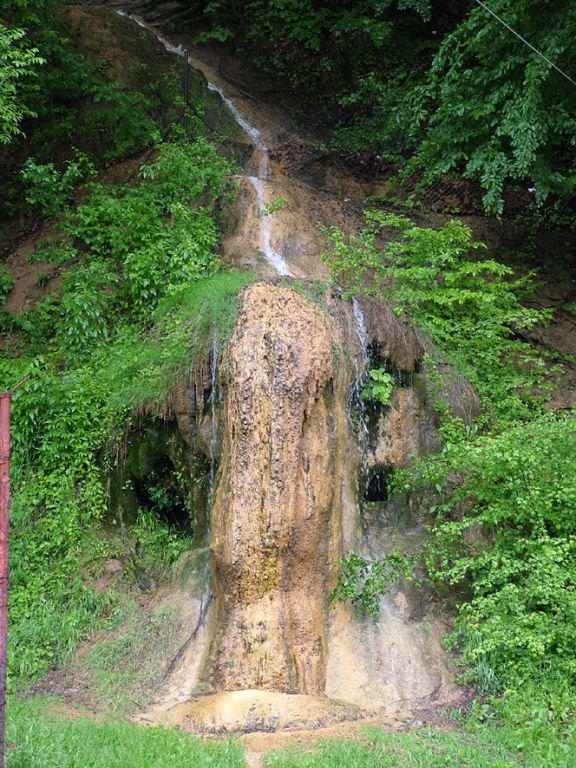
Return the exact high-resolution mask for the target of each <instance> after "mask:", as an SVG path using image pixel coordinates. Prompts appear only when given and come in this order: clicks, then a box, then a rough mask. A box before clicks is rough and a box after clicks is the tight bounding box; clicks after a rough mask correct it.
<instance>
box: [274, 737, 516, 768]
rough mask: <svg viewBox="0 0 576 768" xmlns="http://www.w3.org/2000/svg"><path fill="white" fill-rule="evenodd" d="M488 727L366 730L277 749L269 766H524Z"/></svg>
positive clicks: (392, 767)
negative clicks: (305, 747)
mask: <svg viewBox="0 0 576 768" xmlns="http://www.w3.org/2000/svg"><path fill="white" fill-rule="evenodd" d="M495 734H496V732H493V731H490V730H488V729H486V731H484V732H481V734H480V735H475V736H474V737H473V736H471V735H469V734H465V733H462V732H461V731H439V730H430V729H426V730H422V731H418V732H412V733H382V732H380V731H376V730H374V729H370V730H367V731H366V734H365V738H364V739H363V740H361V741H330V742H328V741H326V742H319V743H318V746H317V748H316V749H315V750H314V751H313V752H309V753H306V754H305V753H303V752H302V751H301V750H299V749H296V748H291V749H287V750H282V751H281V752H276V753H272V754H270V755H269V756H268V758H267V761H266V766H267V768H518V766H520V765H521V763H520V762H519V761H518V759H517V758H516V757H515V756H514V755H513V754H512V753H511V752H509V751H508V750H507V749H506V748H505V747H504V746H502V745H501V744H499V743H498V739H497V736H496V735H495Z"/></svg>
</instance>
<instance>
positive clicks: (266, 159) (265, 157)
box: [117, 10, 292, 277]
mask: <svg viewBox="0 0 576 768" xmlns="http://www.w3.org/2000/svg"><path fill="white" fill-rule="evenodd" d="M117 13H118V14H119V15H120V16H125V17H126V18H128V19H130V20H131V21H133V22H134V23H135V24H138V26H140V27H143V28H144V29H146V30H148V31H149V32H151V33H152V34H153V35H154V37H155V38H156V39H157V40H158V42H160V43H161V44H162V45H163V46H164V48H165V49H166V50H167V51H168V52H169V53H172V54H174V55H175V56H179V57H180V58H184V53H185V50H184V48H183V46H182V45H174V43H172V42H170V40H168V38H166V37H165V36H164V35H163V34H162V33H161V32H159V31H158V30H157V29H156V28H155V27H154V26H152V25H150V24H147V23H146V22H144V21H143V20H142V19H139V18H138V17H137V16H131V15H130V14H128V13H126V12H125V11H121V10H117ZM208 90H209V91H212V92H213V93H217V94H218V95H219V96H220V98H221V99H222V102H223V103H224V106H225V107H226V109H227V110H228V111H229V112H230V114H231V115H232V117H233V118H234V121H235V122H236V124H237V125H239V126H240V128H241V129H242V130H243V131H244V133H245V134H246V135H247V136H249V138H250V140H251V141H252V143H253V144H254V146H255V148H256V152H257V155H258V174H257V175H256V176H248V181H249V182H250V184H251V185H252V187H253V189H254V192H255V194H256V199H257V201H258V219H257V221H258V227H259V238H258V239H259V242H260V246H261V249H262V252H263V253H264V256H265V257H266V260H267V261H268V263H269V264H270V265H271V266H272V267H273V268H274V269H275V270H276V272H277V273H278V274H279V275H282V276H283V277H288V276H290V275H291V274H292V273H291V271H290V268H289V266H288V264H287V263H286V260H285V259H284V257H283V256H282V254H281V253H278V251H276V250H275V249H274V248H273V246H272V222H271V215H270V214H269V213H267V206H266V191H265V182H267V181H268V179H269V177H270V154H269V148H268V146H267V145H266V144H265V142H264V141H263V140H262V134H261V133H260V131H259V130H258V128H256V126H254V125H252V123H251V122H250V121H249V120H248V119H247V118H246V117H245V116H244V115H243V114H242V113H241V112H240V110H239V109H238V107H237V106H236V104H235V103H234V102H233V101H232V99H231V98H230V97H229V96H228V95H227V94H226V93H225V91H224V90H223V89H222V88H221V87H220V86H218V85H216V83H213V82H210V81H208Z"/></svg>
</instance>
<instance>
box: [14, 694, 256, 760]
mask: <svg viewBox="0 0 576 768" xmlns="http://www.w3.org/2000/svg"><path fill="white" fill-rule="evenodd" d="M48 703H49V702H48V701H47V700H45V699H44V700H38V699H36V700H34V699H32V700H28V701H17V700H14V699H12V700H11V701H10V702H9V705H8V723H7V733H6V743H7V744H8V745H9V748H8V759H7V768H187V767H189V768H192V766H193V768H241V766H242V768H243V766H244V758H243V753H242V749H241V748H240V746H238V745H237V744H235V743H234V742H232V741H218V742H216V741H212V742H209V741H203V740H202V739H199V738H196V737H193V736H189V735H188V734H185V733H182V732H179V731H177V730H167V729H165V728H148V727H145V726H137V725H131V724H128V723H111V722H110V723H96V722H94V720H92V719H90V718H89V717H78V718H76V719H66V718H65V717H63V716H62V715H58V714H57V712H50V711H48V710H47V708H46V707H47V704H48Z"/></svg>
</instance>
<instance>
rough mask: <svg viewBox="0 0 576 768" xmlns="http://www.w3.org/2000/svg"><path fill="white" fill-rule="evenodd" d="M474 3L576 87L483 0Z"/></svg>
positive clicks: (575, 84) (570, 79)
mask: <svg viewBox="0 0 576 768" xmlns="http://www.w3.org/2000/svg"><path fill="white" fill-rule="evenodd" d="M474 2H476V3H478V5H480V6H481V7H482V8H484V10H485V11H488V13H489V14H490V15H491V16H493V17H494V18H495V19H496V20H497V21H499V22H500V24H502V26H504V27H506V29H508V30H509V31H510V32H512V34H513V35H515V36H516V37H517V38H518V40H521V41H522V42H523V43H524V45H527V46H528V48H531V49H532V50H533V51H534V53H537V54H538V56H540V58H541V59H544V61H545V62H547V63H548V64H550V66H551V67H553V68H554V69H555V70H556V71H557V72H559V73H560V74H561V75H562V77H565V78H566V80H568V82H570V83H572V85H574V86H576V80H572V78H571V77H570V75H567V74H566V72H563V71H562V70H561V69H560V67H558V66H557V65H556V64H554V62H553V61H550V59H549V58H548V57H547V56H545V55H544V54H543V53H542V51H539V50H538V48H535V47H534V46H533V45H532V43H531V42H529V41H528V40H526V38H525V37H522V35H521V34H520V33H519V32H516V30H515V29H512V27H511V26H510V24H508V23H507V22H505V21H504V19H501V18H500V16H498V14H496V13H494V11H493V10H492V9H491V8H488V6H487V5H486V4H485V3H483V2H482V0H474Z"/></svg>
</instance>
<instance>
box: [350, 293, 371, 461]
mask: <svg viewBox="0 0 576 768" xmlns="http://www.w3.org/2000/svg"><path fill="white" fill-rule="evenodd" d="M352 311H353V313H354V322H355V325H356V336H357V337H358V341H359V343H360V360H361V364H360V365H358V362H357V360H356V359H355V361H354V366H355V368H356V381H355V382H354V387H353V390H352V397H351V401H352V402H354V403H356V405H357V407H358V415H359V422H360V428H361V430H362V436H363V441H362V442H363V444H364V448H366V446H367V442H368V423H367V420H366V411H365V408H364V400H363V399H362V381H363V379H364V375H365V373H366V369H367V367H368V332H367V331H366V321H365V320H364V313H363V312H362V307H361V306H360V304H359V303H358V301H357V300H356V299H353V300H352ZM352 402H351V403H350V405H352ZM364 452H365V451H364Z"/></svg>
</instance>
